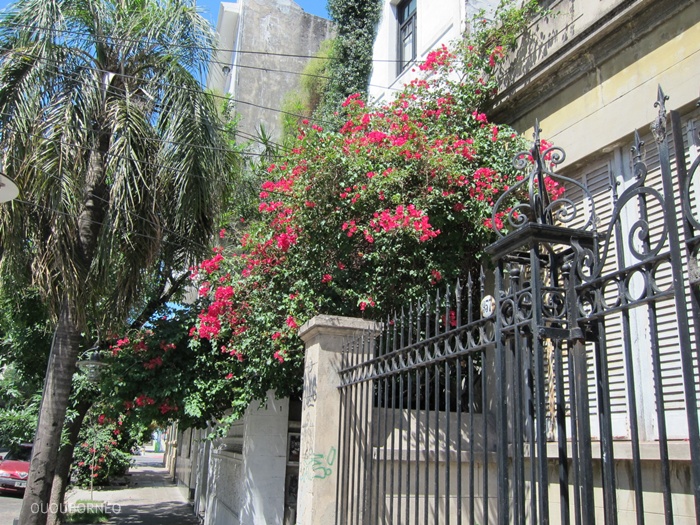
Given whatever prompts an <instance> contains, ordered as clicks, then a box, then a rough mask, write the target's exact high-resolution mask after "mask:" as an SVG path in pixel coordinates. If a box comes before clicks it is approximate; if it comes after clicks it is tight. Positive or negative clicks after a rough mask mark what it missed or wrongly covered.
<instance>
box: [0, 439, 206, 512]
mask: <svg viewBox="0 0 700 525" xmlns="http://www.w3.org/2000/svg"><path fill="white" fill-rule="evenodd" d="M134 460H135V463H136V465H135V466H134V467H132V468H131V469H130V470H129V475H127V477H126V480H127V482H128V485H125V486H123V487H110V488H109V489H101V488H99V489H97V488H96V489H95V490H94V499H95V500H97V501H102V502H104V504H105V508H107V510H108V511H110V512H111V514H112V518H111V519H110V521H109V524H110V525H197V524H198V523H199V522H198V520H197V519H196V518H195V516H194V514H193V513H192V506H191V505H189V504H188V503H187V501H185V499H184V498H183V496H182V493H181V492H180V491H179V490H178V488H177V487H176V486H175V485H174V484H173V483H171V482H170V481H169V480H168V473H167V471H166V470H165V468H163V466H162V465H163V455H162V454H156V453H153V452H147V453H146V454H144V455H142V456H134ZM89 499H90V491H89V490H71V491H70V492H69V493H68V494H67V496H66V505H68V506H70V505H71V504H73V505H74V504H75V503H76V502H77V501H78V500H89ZM21 505H22V499H21V498H19V497H17V496H2V495H0V525H12V522H13V519H14V518H16V517H17V516H19V509H20V507H21Z"/></svg>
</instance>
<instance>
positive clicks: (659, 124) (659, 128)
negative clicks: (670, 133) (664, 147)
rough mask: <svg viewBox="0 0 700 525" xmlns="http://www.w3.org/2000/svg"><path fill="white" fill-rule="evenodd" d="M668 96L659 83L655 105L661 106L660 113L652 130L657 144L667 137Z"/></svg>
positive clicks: (656, 106) (652, 125)
mask: <svg viewBox="0 0 700 525" xmlns="http://www.w3.org/2000/svg"><path fill="white" fill-rule="evenodd" d="M667 100H668V96H667V95H666V94H665V93H664V90H663V89H661V84H659V89H658V91H657V95H656V102H654V107H655V108H659V113H658V115H657V116H656V119H655V120H654V122H653V123H652V124H651V132H652V133H653V134H654V139H655V140H656V142H657V144H660V143H661V142H663V141H664V139H665V138H666V101H667Z"/></svg>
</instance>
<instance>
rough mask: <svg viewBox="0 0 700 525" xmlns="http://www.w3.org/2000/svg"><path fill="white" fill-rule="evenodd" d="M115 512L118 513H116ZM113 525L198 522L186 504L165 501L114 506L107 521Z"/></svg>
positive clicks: (163, 524) (187, 523)
mask: <svg viewBox="0 0 700 525" xmlns="http://www.w3.org/2000/svg"><path fill="white" fill-rule="evenodd" d="M117 510H118V511H119V512H117ZM109 523H110V524H114V525H197V524H198V523H199V521H198V520H197V518H196V517H195V516H194V515H193V513H192V507H191V506H190V505H189V504H188V503H181V502H175V501H165V502H160V503H150V504H144V503H134V504H128V503H125V504H122V505H121V507H120V508H117V507H116V505H115V506H114V507H113V508H112V517H111V518H110V520H109Z"/></svg>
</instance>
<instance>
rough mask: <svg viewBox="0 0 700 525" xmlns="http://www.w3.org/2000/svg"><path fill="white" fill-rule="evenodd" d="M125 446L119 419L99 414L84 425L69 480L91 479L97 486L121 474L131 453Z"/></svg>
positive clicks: (87, 481)
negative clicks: (91, 421) (116, 420)
mask: <svg viewBox="0 0 700 525" xmlns="http://www.w3.org/2000/svg"><path fill="white" fill-rule="evenodd" d="M125 448H127V447H125V446H124V443H123V437H122V435H121V421H118V422H114V421H112V420H109V419H107V418H106V417H105V416H104V415H101V416H100V417H99V419H97V420H95V421H93V423H92V424H91V425H86V426H84V427H83V428H82V429H81V431H80V438H79V442H78V444H77V445H76V447H75V451H74V453H73V465H72V478H73V482H74V483H75V484H76V485H78V486H80V487H87V486H89V485H90V481H92V483H93V485H96V486H98V485H106V484H108V483H110V481H111V480H113V479H114V477H117V476H123V475H124V474H126V472H127V471H128V470H129V467H130V466H131V454H130V452H129V451H128V448H127V450H125ZM110 478H111V479H110Z"/></svg>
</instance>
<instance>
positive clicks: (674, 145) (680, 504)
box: [336, 89, 700, 525]
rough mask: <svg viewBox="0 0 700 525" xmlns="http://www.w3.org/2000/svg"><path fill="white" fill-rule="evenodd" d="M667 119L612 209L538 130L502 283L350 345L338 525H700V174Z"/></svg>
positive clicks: (416, 310) (482, 283)
mask: <svg viewBox="0 0 700 525" xmlns="http://www.w3.org/2000/svg"><path fill="white" fill-rule="evenodd" d="M665 101H666V97H665V95H664V94H663V92H662V91H661V89H659V97H658V100H657V102H656V104H655V105H656V106H658V110H659V112H658V118H657V120H656V122H655V123H654V124H653V126H652V130H653V136H654V144H652V146H655V148H656V149H655V152H656V154H658V161H657V160H655V161H654V162H655V164H654V166H653V169H650V167H649V166H648V165H647V164H646V163H645V160H644V149H645V148H644V144H643V142H642V141H641V139H640V138H639V135H638V134H636V133H635V143H634V145H633V162H632V168H633V174H634V177H633V178H632V179H630V181H629V183H628V184H626V186H624V187H623V188H620V189H618V188H617V186H616V185H615V184H612V185H610V187H609V196H606V199H607V202H610V206H609V209H608V210H607V211H603V210H596V206H597V205H598V204H599V203H600V202H601V199H600V195H596V194H594V192H592V191H591V190H590V188H588V187H587V186H586V185H584V184H582V183H581V181H579V180H576V179H570V178H566V177H562V176H560V175H558V174H557V173H556V172H555V169H554V168H555V167H556V165H557V164H558V163H560V162H561V161H562V160H563V158H564V152H563V151H562V150H560V149H558V148H543V147H542V144H541V143H540V140H539V132H536V137H535V141H534V145H533V147H532V149H531V150H530V151H529V152H523V153H522V154H519V155H518V156H517V157H516V166H518V167H519V168H521V169H529V170H530V172H529V174H528V176H526V177H524V178H523V180H522V181H521V182H520V183H519V184H518V185H516V186H514V187H512V188H511V189H510V190H509V192H508V194H506V195H504V196H503V197H502V198H501V199H500V200H499V201H498V202H497V203H496V205H495V207H494V211H493V213H494V218H495V217H496V214H497V213H501V214H502V216H505V217H506V221H505V222H506V224H507V231H505V232H504V231H498V232H497V235H498V241H497V242H496V243H494V244H493V245H492V246H490V247H489V248H488V250H487V251H488V253H489V254H490V255H491V257H492V259H493V262H494V265H495V271H493V272H489V273H485V272H484V271H483V270H481V271H480V273H478V274H477V275H472V276H470V277H469V279H468V281H467V282H466V283H462V284H459V283H458V284H457V285H456V287H454V288H453V289H452V290H449V289H448V290H447V291H446V293H445V294H444V295H440V294H437V295H436V297H435V298H434V299H431V300H430V301H427V300H426V302H425V304H417V305H413V306H407V308H406V312H405V313H402V314H400V315H397V316H395V317H393V318H391V319H387V320H385V321H384V329H383V331H382V333H381V335H380V336H379V337H375V336H373V335H369V334H368V335H367V336H365V337H362V338H359V339H355V340H352V341H349V342H348V345H347V348H346V351H345V352H344V355H343V359H344V361H343V365H342V370H341V371H340V377H341V384H340V385H339V388H340V392H341V414H340V417H341V426H340V433H339V436H338V451H339V456H338V465H339V470H338V476H339V478H338V485H337V486H338V490H337V504H336V515H337V520H336V521H337V523H339V524H343V525H345V524H355V523H357V524H368V523H391V524H398V523H403V524H419V523H420V524H428V523H436V524H437V523H440V524H443V523H444V524H453V523H454V524H457V523H459V524H461V523H478V524H487V523H504V524H505V523H515V524H520V523H533V524H535V523H538V524H539V523H563V524H570V523H575V524H577V525H580V524H584V525H585V524H590V523H608V524H616V523H622V522H633V523H637V524H644V523H662V522H663V523H669V524H670V523H674V522H675V521H683V522H686V521H688V520H692V521H696V522H698V523H700V521H698V520H699V519H700V437H699V431H698V407H697V395H698V393H697V389H698V384H699V383H700V381H699V379H700V378H699V374H698V355H697V346H698V345H697V342H698V340H699V336H700V322H698V319H699V312H700V309H699V307H698V306H699V304H700V302H699V300H698V286H697V284H698V282H699V281H700V271H698V265H697V253H698V250H699V249H700V236H699V235H698V232H700V220H699V219H698V215H699V214H698V206H697V205H696V202H695V197H696V194H697V192H696V188H695V182H694V180H693V179H694V176H695V175H697V173H698V164H699V162H700V161H698V160H697V159H696V160H695V161H694V162H692V163H690V166H688V161H687V160H686V151H687V147H686V146H685V145H684V141H683V136H684V133H683V131H682V126H681V119H680V116H679V115H678V114H677V113H675V112H671V118H670V120H671V124H672V133H670V134H669V133H667V130H666V122H667V120H668V116H667V112H666V109H665ZM536 129H537V126H536ZM526 157H527V158H528V162H525V161H524V160H523V159H525V158H526ZM548 179H549V180H550V182H551V181H556V182H557V183H559V184H562V185H564V186H565V187H566V188H567V191H566V193H565V194H564V196H563V197H562V198H559V199H556V200H554V199H551V198H550V196H549V194H548V193H547V191H546V186H547V182H548ZM699 184H700V182H699ZM523 197H524V199H523ZM601 217H606V218H607V222H606V223H603V222H604V221H602V220H601ZM492 222H493V223H494V224H496V222H497V221H495V220H494V221H492ZM487 289H488V290H492V293H490V294H489V293H487V291H486V290H487Z"/></svg>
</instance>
